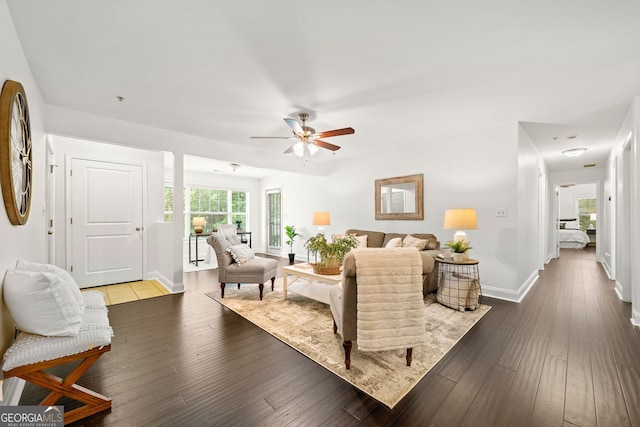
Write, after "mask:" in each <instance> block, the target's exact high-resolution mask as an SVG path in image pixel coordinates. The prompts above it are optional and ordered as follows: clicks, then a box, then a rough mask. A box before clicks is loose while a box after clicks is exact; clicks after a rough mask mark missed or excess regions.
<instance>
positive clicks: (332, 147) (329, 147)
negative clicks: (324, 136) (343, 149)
mask: <svg viewBox="0 0 640 427" xmlns="http://www.w3.org/2000/svg"><path fill="white" fill-rule="evenodd" d="M311 143H312V144H315V145H317V146H318V147H322V148H326V149H327V150H331V151H338V150H339V149H340V147H338V146H337V145H333V144H329V143H328V142H325V141H321V140H319V139H316V140H315V141H313V142H311Z"/></svg>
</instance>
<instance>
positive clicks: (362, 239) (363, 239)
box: [356, 234, 369, 248]
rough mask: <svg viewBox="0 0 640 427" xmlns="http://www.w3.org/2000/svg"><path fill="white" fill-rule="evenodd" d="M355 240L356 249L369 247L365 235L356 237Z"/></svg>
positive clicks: (367, 237) (367, 238)
mask: <svg viewBox="0 0 640 427" xmlns="http://www.w3.org/2000/svg"><path fill="white" fill-rule="evenodd" d="M356 240H357V241H358V246H356V247H358V248H366V247H368V245H369V243H368V241H369V236H367V235H366V234H365V235H364V236H356Z"/></svg>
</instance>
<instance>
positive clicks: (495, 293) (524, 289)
mask: <svg viewBox="0 0 640 427" xmlns="http://www.w3.org/2000/svg"><path fill="white" fill-rule="evenodd" d="M538 277H540V276H539V274H538V270H535V271H534V272H533V273H531V275H530V276H529V277H528V278H527V280H526V281H525V282H524V283H523V284H522V286H520V288H519V289H518V290H516V291H511V290H508V289H502V288H494V287H492V286H485V285H482V284H481V286H482V295H484V296H488V297H491V298H497V299H501V300H505V301H510V302H517V303H520V302H522V300H523V299H524V297H526V296H527V294H528V293H529V291H530V290H531V288H532V287H533V285H534V283H535V282H536V280H538Z"/></svg>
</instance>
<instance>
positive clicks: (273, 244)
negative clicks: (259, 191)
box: [266, 188, 282, 256]
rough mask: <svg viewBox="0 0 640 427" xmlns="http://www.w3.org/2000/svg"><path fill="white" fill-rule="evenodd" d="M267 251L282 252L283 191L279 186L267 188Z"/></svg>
mask: <svg viewBox="0 0 640 427" xmlns="http://www.w3.org/2000/svg"><path fill="white" fill-rule="evenodd" d="M266 206H267V212H266V214H267V215H266V217H267V253H270V254H274V255H278V256H280V254H281V252H282V193H281V191H280V189H279V188H272V189H268V190H266Z"/></svg>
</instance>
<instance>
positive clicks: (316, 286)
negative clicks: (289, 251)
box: [282, 263, 342, 304]
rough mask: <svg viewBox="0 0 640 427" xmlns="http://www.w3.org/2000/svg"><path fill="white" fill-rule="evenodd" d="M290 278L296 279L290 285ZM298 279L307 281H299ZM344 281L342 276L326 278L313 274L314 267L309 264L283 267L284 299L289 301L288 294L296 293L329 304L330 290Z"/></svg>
mask: <svg viewBox="0 0 640 427" xmlns="http://www.w3.org/2000/svg"><path fill="white" fill-rule="evenodd" d="M289 276H295V277H296V279H294V280H293V282H292V283H289ZM298 278H303V279H307V280H301V281H298V280H297V279H298ZM340 281H342V275H341V274H337V275H335V276H325V275H323V274H316V273H314V272H313V267H312V266H311V265H309V264H307V263H304V264H294V265H290V266H287V267H282V292H283V294H284V299H285V300H286V299H287V292H288V291H291V292H295V293H297V294H299V295H303V296H305V297H307V298H311V299H313V300H316V301H320V302H323V303H325V304H329V290H330V289H331V286H332V285H335V284H337V283H339V282H340Z"/></svg>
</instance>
